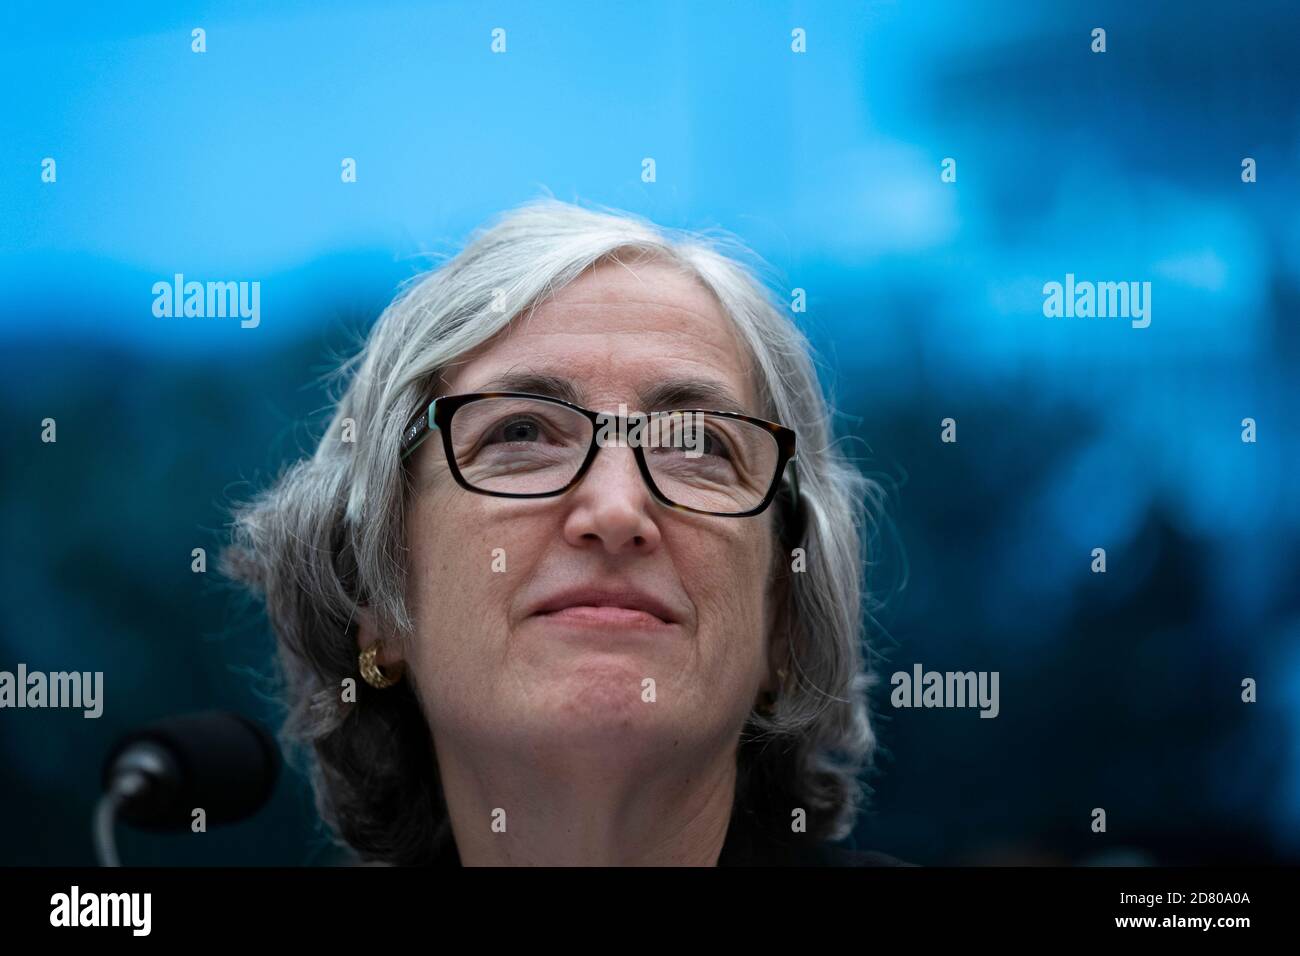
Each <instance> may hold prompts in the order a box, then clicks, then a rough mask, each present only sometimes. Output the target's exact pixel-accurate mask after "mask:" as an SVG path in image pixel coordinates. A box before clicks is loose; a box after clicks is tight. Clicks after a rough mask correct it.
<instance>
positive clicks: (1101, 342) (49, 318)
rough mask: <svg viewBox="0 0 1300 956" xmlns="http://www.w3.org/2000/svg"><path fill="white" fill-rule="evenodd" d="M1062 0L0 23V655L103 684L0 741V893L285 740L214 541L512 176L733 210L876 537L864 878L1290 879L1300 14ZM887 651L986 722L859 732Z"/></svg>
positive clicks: (104, 16)
mask: <svg viewBox="0 0 1300 956" xmlns="http://www.w3.org/2000/svg"><path fill="white" fill-rule="evenodd" d="M1050 6H1051V9H1050V10H1047V9H1035V8H1031V7H1030V6H1029V5H1022V4H1012V3H985V4H970V5H967V4H959V3H955V2H954V3H938V4H927V5H924V9H922V8H921V6H913V5H910V4H894V3H864V4H853V5H850V4H844V5H838V4H835V5H825V6H814V5H804V4H798V3H795V4H781V5H773V6H770V7H763V8H762V9H761V10H758V11H748V10H746V11H742V10H741V9H740V8H739V7H735V6H732V5H720V6H719V7H717V8H711V9H708V10H705V9H703V8H701V7H700V6H697V5H694V4H689V3H678V4H666V5H664V6H663V8H662V9H658V10H656V11H653V12H645V11H639V10H638V11H633V9H632V8H630V7H629V8H626V9H614V10H611V9H607V8H606V7H603V6H599V5H595V4H576V5H574V7H573V10H572V11H571V13H572V15H571V16H570V17H568V18H564V17H561V16H560V15H559V14H557V13H555V12H552V11H548V10H543V9H540V8H534V7H532V6H531V5H526V4H517V5H510V4H507V5H502V6H501V7H500V8H499V9H494V10H492V11H490V12H476V8H475V6H474V5H472V4H460V5H447V6H443V7H439V8H437V9H435V10H429V9H425V8H423V7H417V6H413V5H412V6H404V5H393V6H390V7H385V8H382V9H381V10H377V11H375V12H373V13H370V14H367V15H366V16H365V17H362V16H360V15H359V14H357V13H356V12H355V11H352V10H351V9H350V8H348V7H347V6H345V5H342V4H329V3H327V4H321V5H310V6H309V5H306V4H299V5H294V4H291V5H288V6H286V7H285V8H283V9H282V10H280V11H278V12H276V13H274V14H272V13H265V12H261V11H259V10H257V9H255V8H253V7H242V6H236V7H233V8H230V10H229V11H223V12H222V13H220V14H217V13H216V12H215V11H213V10H210V9H209V8H207V7H206V6H195V7H193V8H192V9H185V8H184V7H182V8H181V9H179V10H169V11H167V12H163V13H157V12H151V13H135V12H130V11H127V12H122V11H119V12H117V13H110V12H107V11H98V12H94V13H87V14H86V16H85V17H84V18H83V19H81V20H79V21H78V25H77V27H76V29H71V30H70V29H65V28H62V27H59V28H58V29H56V24H58V22H59V11H58V10H57V9H54V10H48V9H45V8H38V7H35V6H31V7H27V6H25V5H23V4H19V5H17V6H15V7H13V8H11V9H9V10H7V11H6V13H5V14H4V16H5V17H6V18H8V20H7V22H6V23H5V26H7V27H8V28H9V29H8V30H7V31H6V33H7V36H8V40H7V41H5V47H6V49H5V51H4V52H5V56H4V57H2V58H0V64H2V65H0V80H3V81H4V82H5V83H6V86H7V87H8V88H10V89H14V88H17V87H16V85H15V84H16V83H18V78H19V77H20V76H26V75H29V74H30V75H36V76H45V77H47V82H45V83H44V84H43V85H40V88H39V89H35V90H33V91H32V93H31V96H30V97H25V98H23V99H22V100H21V102H17V103H13V104H10V105H8V106H6V107H5V108H4V109H5V111H6V113H7V116H6V117H5V119H6V120H7V122H6V124H5V125H6V126H7V127H8V128H9V130H10V131H12V132H13V134H14V135H13V136H6V137H5V139H6V140H7V144H6V145H5V146H3V147H0V149H3V152H0V163H2V167H0V169H2V172H3V175H0V200H2V201H3V205H4V208H5V209H6V211H7V213H9V215H6V216H5V220H6V221H5V222H4V224H3V225H2V226H0V344H2V345H3V348H2V349H0V356H3V359H0V361H3V375H0V433H2V434H3V435H4V437H5V449H4V453H3V458H2V460H0V531H2V532H3V542H4V548H3V550H2V551H0V581H3V589H4V591H3V593H4V601H3V602H2V603H0V607H2V608H3V611H0V670H10V671H12V670H14V668H15V667H16V665H17V664H18V663H19V662H23V663H25V664H26V665H27V667H28V668H29V669H32V670H44V671H57V670H78V671H96V670H102V671H103V672H104V675H105V676H104V687H105V690H104V694H105V707H104V714H103V716H102V717H101V718H99V719H95V720H90V719H85V718H83V717H82V714H81V712H80V711H77V710H63V711H56V710H4V711H0V760H2V761H3V763H4V768H5V770H4V773H3V777H2V778H0V779H2V780H3V783H2V784H0V865H46V864H59V865H70V864H90V863H93V862H94V859H93V851H92V846H91V841H90V826H89V822H90V816H91V810H92V808H93V805H94V800H95V797H96V796H97V785H98V775H99V771H100V762H101V761H102V759H103V756H104V754H105V753H106V752H107V750H108V748H109V746H110V745H111V743H112V741H113V739H114V738H115V737H116V736H117V735H118V734H120V733H122V732H124V731H126V730H128V729H130V728H132V727H134V726H136V725H138V724H141V723H146V722H148V721H151V720H153V719H155V718H157V717H160V716H163V715H165V714H169V713H176V712H185V711H194V710H202V709H207V708H225V709H231V710H235V711H238V712H241V713H244V714H247V715H249V716H252V717H255V718H258V719H260V720H262V721H264V722H265V723H267V724H268V725H270V726H273V727H274V726H276V725H277V724H278V719H279V711H278V709H277V705H276V703H275V700H274V696H273V691H274V686H273V682H272V681H271V680H270V677H271V675H272V673H273V668H272V663H271V654H272V650H273V642H272V639H271V636H270V634H269V632H268V628H267V624H266V621H265V618H264V617H263V616H262V614H261V613H260V611H259V609H258V607H257V606H256V605H253V604H250V603H249V602H248V601H247V600H245V599H244V598H243V597H242V596H241V595H240V594H239V593H237V592H236V591H234V590H233V589H232V588H231V587H230V585H229V584H228V583H227V582H224V581H223V580H222V579H221V578H220V576H219V575H218V574H217V572H216V555H217V553H218V551H219V549H220V548H221V546H222V543H223V540H224V534H225V527H224V526H225V522H226V519H227V515H228V511H229V508H230V506H231V505H232V504H234V503H235V502H238V501H240V500H243V499H245V498H247V497H248V496H249V495H251V494H252V493H253V492H254V491H255V490H257V489H259V488H262V487H264V486H265V485H266V484H267V483H268V482H269V481H270V480H271V479H272V478H273V477H274V476H275V475H276V474H278V473H279V471H280V470H281V469H282V468H283V467H285V466H286V465H287V464H288V463H289V462H291V461H293V460H295V459H296V458H297V457H299V456H300V455H303V454H306V453H309V451H310V450H311V449H312V448H313V447H314V441H315V439H316V438H317V436H318V435H319V431H320V428H321V426H322V425H323V423H324V421H325V418H326V416H327V414H328V402H329V396H328V394H327V391H326V388H325V386H324V378H325V376H327V375H328V374H329V373H330V372H332V371H333V369H335V368H336V367H337V365H338V362H339V360H340V358H341V357H342V356H345V355H348V354H350V353H351V352H352V350H354V349H355V347H356V345H357V342H358V340H359V336H362V335H364V333H365V330H366V329H367V328H368V326H369V324H370V323H371V322H373V320H374V319H375V317H377V316H378V314H379V312H380V311H381V310H382V308H383V307H384V305H385V304H386V303H387V302H388V300H389V299H390V298H391V296H392V295H393V293H394V292H395V290H396V287H397V285H398V283H399V282H401V281H402V280H403V279H405V278H407V277H409V276H411V275H412V274H414V273H415V272H416V271H418V270H419V269H420V268H424V267H427V265H429V264H430V263H431V262H433V261H434V260H433V259H431V258H430V254H431V253H452V252H454V251H456V249H457V248H459V246H460V244H461V243H463V241H464V239H465V238H466V236H467V235H468V232H469V230H470V229H471V228H473V227H474V226H476V225H478V224H479V223H480V222H481V221H482V220H483V219H484V218H485V217H486V216H488V215H491V214H492V213H495V212H497V211H500V210H503V209H505V208H508V207H509V206H513V205H515V204H517V203H518V202H520V201H523V200H525V199H527V198H530V197H531V196H534V195H536V194H537V193H538V192H539V191H541V190H543V189H544V188H549V189H550V190H551V191H552V192H553V193H554V194H555V195H556V196H557V197H559V198H562V199H575V198H578V199H581V200H584V201H592V202H600V203H605V204H608V205H611V206H616V207H620V208H625V209H628V210H631V211H634V212H638V213H640V214H643V215H646V216H648V217H649V218H652V219H654V220H655V221H657V222H660V223H662V224H665V225H672V226H682V227H689V228H701V227H705V226H710V225H721V226H723V227H725V228H727V229H730V230H732V231H733V232H735V233H736V234H737V235H738V236H739V237H740V238H741V239H742V240H745V241H747V242H748V243H750V244H751V245H752V246H753V247H754V248H755V249H756V251H757V252H759V253H760V254H761V255H762V256H763V257H764V258H765V259H766V260H767V261H769V262H770V263H772V265H773V267H774V270H775V273H776V276H777V280H778V281H779V282H780V284H781V285H782V286H783V287H784V288H785V289H789V288H794V287H797V288H803V289H805V290H806V292H807V301H808V311H807V313H804V314H799V315H796V319H797V321H799V323H800V324H801V326H802V327H804V328H805V330H806V331H807V332H808V334H809V336H810V338H811V339H812V341H813V343H814V345H815V346H816V348H817V349H818V352H819V354H820V356H821V360H822V362H823V364H824V368H825V372H826V385H827V389H828V392H829V394H830V395H831V396H832V398H833V405H834V408H835V410H836V428H837V430H838V434H839V435H841V436H842V440H843V441H845V442H846V443H847V445H846V447H847V448H848V450H849V452H850V454H852V455H853V456H854V457H855V458H856V459H857V460H858V461H859V464H860V466H861V467H862V468H863V470H864V471H866V472H868V473H869V474H871V475H873V476H874V477H876V478H877V480H878V481H879V482H880V483H881V486H882V487H883V488H884V489H885V490H886V492H887V493H888V494H887V500H888V510H887V513H886V515H885V518H886V524H887V525H888V526H891V527H892V530H891V533H887V534H882V536H881V538H880V539H879V541H878V545H879V548H878V550H876V551H873V558H874V559H875V560H876V561H877V562H878V563H877V564H875V565H874V566H873V568H872V571H871V577H870V579H869V581H868V585H869V587H870V588H871V590H872V592H873V594H874V595H875V596H876V597H877V598H879V599H880V600H882V601H884V603H885V606H884V608H883V609H881V610H880V611H879V612H878V613H875V614H874V615H873V620H872V621H871V624H870V627H869V636H870V640H871V646H872V656H873V666H874V669H875V671H876V672H877V673H878V675H879V682H878V684H877V686H876V688H875V691H874V694H873V702H874V710H875V714H876V732H877V734H878V737H879V741H880V747H881V750H880V754H879V757H878V760H877V767H876V770H875V772H874V773H873V774H872V775H871V777H870V780H869V782H870V784H871V787H872V798H871V804H870V806H869V808H868V809H867V811H866V812H865V813H864V815H863V817H862V821H861V824H860V826H859V827H858V830H857V832H856V833H855V835H854V838H853V839H854V841H855V842H856V843H857V844H858V845H859V846H862V847H870V848H873V849H879V850H883V851H885V852H888V853H891V854H894V855H896V856H899V857H901V858H903V859H906V860H910V861H914V862H918V863H923V864H944V863H957V864H979V863H993V864H1004V863H1006V864H1010V863H1042V864H1097V865H1106V864H1227V863H1291V864H1294V863H1297V862H1300V534H1298V533H1297V532H1298V530H1300V494H1297V487H1298V483H1297V480H1296V477H1295V476H1296V470H1297V465H1298V464H1300V439H1298V438H1297V428H1296V424H1297V421H1300V376H1298V375H1297V369H1298V368H1300V332H1297V328H1300V325H1298V323H1297V320H1298V319H1300V308H1298V306H1300V190H1297V188H1296V185H1295V184H1296V182H1297V181H1300V93H1298V92H1297V91H1300V58H1297V57H1296V56H1295V53H1296V43H1295V37H1296V36H1297V35H1300V10H1297V8H1295V7H1294V5H1292V4H1287V3H1280V2H1278V3H1258V4H1248V5H1245V6H1244V7H1241V8H1234V10H1233V11H1232V12H1230V13H1229V12H1225V10H1224V8H1222V7H1221V6H1220V5H1218V4H1211V3H1186V4H1184V3H1153V4H1144V5H1141V8H1140V9H1135V8H1134V7H1133V6H1132V5H1129V4H1119V3H1113V4H1089V5H1086V6H1085V5H1082V4H1052V5H1050ZM498 21H500V23H499V22H498ZM561 21H563V22H561ZM501 24H504V25H505V27H506V28H507V29H508V30H509V31H510V33H509V36H510V47H509V52H507V53H506V54H504V55H503V56H502V57H500V59H497V60H494V59H492V56H491V54H490V53H489V52H488V44H489V42H490V40H491V37H490V35H489V34H490V30H491V29H492V28H493V27H496V26H499V25H501ZM198 25H203V26H205V27H206V29H207V32H208V36H209V43H210V48H209V52H208V53H206V54H204V55H203V56H198V55H196V54H193V53H192V52H191V50H190V30H191V28H192V27H194V26H198ZM796 26H798V27H803V28H806V30H807V35H808V38H809V39H808V52H807V53H806V54H803V55H800V56H796V55H793V54H792V53H791V51H790V30H791V29H792V28H793V27H796ZM1098 26H1101V27H1105V28H1106V29H1107V40H1108V49H1107V51H1106V52H1105V53H1104V54H1102V53H1093V52H1092V51H1091V50H1090V42H1091V40H1090V31H1091V30H1092V29H1093V28H1094V27H1098ZM419 37H436V38H438V39H437V52H436V56H435V55H434V54H432V53H429V52H427V51H425V50H422V49H421V48H420V42H419V40H418V38H419ZM204 57H206V59H205V58H204ZM435 60H436V62H433V61H435ZM92 75H93V77H94V81H93V82H90V77H91V76H92ZM22 88H24V89H26V88H28V85H27V83H26V82H23V83H22ZM434 91H441V93H440V94H439V95H434ZM447 91H452V92H451V93H450V94H449V93H448V92H447ZM45 156H55V157H57V158H58V163H59V166H58V168H59V179H58V182H57V183H42V182H41V178H40V173H41V158H42V157H45ZM347 156H357V157H358V170H359V174H358V181H357V182H356V183H352V184H342V183H341V182H340V181H339V160H340V157H347ZM644 156H654V157H656V158H657V161H658V170H659V172H658V181H657V182H654V183H649V184H647V183H645V182H643V181H642V180H641V179H640V173H641V168H642V167H641V160H642V158H643V157H644ZM946 157H953V158H955V159H956V162H957V167H956V168H957V180H956V182H953V183H944V182H942V181H941V179H940V168H941V167H940V164H941V161H942V160H943V159H944V158H946ZM1243 157H1252V158H1254V159H1255V160H1256V161H1257V163H1258V169H1259V179H1258V181H1257V182H1255V183H1249V184H1247V183H1243V182H1242V179H1241V162H1242V159H1243ZM178 272H182V273H185V274H186V275H187V276H193V277H194V278H197V279H201V280H207V279H219V280H254V279H255V280H258V281H260V282H261V284H262V289H263V292H262V316H261V322H260V325H259V326H258V327H257V328H249V329H241V328H240V326H239V322H238V320H233V321H232V320H221V319H163V318H158V317H156V316H155V315H154V314H153V313H152V312H151V305H152V302H153V297H152V295H151V294H150V287H151V285H152V284H153V282H155V281H157V280H160V279H162V280H170V278H171V277H172V276H173V275H174V274H175V273H178ZM1067 273H1073V274H1076V275H1078V276H1079V278H1080V279H1092V280H1097V281H1128V280H1145V281H1150V282H1151V283H1152V287H1153V290H1154V291H1153V298H1152V322H1151V325H1150V327H1149V328H1145V329H1137V328H1133V327H1131V326H1130V324H1129V322H1128V321H1126V320H1097V319H1092V320H1090V319H1082V318H1080V319H1049V318H1046V317H1044V314H1043V311H1042V304H1043V295H1042V291H1041V290H1042V287H1043V284H1044V283H1046V282H1050V281H1062V280H1063V279H1064V277H1065V275H1066V274H1067ZM47 417H48V418H54V419H55V420H56V421H57V423H58V441H57V443H54V444H44V443H42V442H41V440H40V435H41V427H42V426H41V422H42V420H43V419H45V418H47ZM949 417H951V418H952V419H954V420H955V421H956V429H957V441H956V442H951V443H946V442H941V441H940V431H941V426H940V423H941V421H942V420H943V419H945V418H949ZM1247 417H1250V418H1253V419H1255V420H1256V421H1257V423H1258V441H1257V442H1255V443H1245V442H1243V441H1242V440H1241V430H1242V425H1241V422H1242V419H1243V418H1247ZM1099 547H1100V548H1105V549H1106V554H1107V571H1106V573H1105V574H1094V573H1091V571H1090V564H1091V562H1092V551H1093V549H1094V548H1099ZM194 548H204V549H206V555H207V561H208V570H207V572H206V573H203V574H196V573H194V572H193V571H192V570H191V562H192V557H191V552H192V550H193V549H194ZM914 663H921V664H922V665H924V667H925V668H926V669H927V670H929V669H934V670H939V671H952V670H960V671H968V670H988V671H998V672H999V673H1000V676H1001V703H1000V713H999V715H998V717H997V718H996V719H992V720H988V719H979V716H978V713H977V712H975V711H973V710H961V709H933V710H931V709H896V708H894V707H892V706H891V705H890V684H889V675H890V674H891V673H892V672H894V671H896V670H905V671H910V670H911V668H912V666H913V664H914ZM1248 677H1249V678H1253V679H1255V680H1256V681H1257V683H1258V702H1257V703H1244V702H1243V701H1242V697H1241V682H1242V680H1243V679H1244V678H1248ZM1097 807H1101V808H1105V810H1106V814H1107V830H1106V832H1105V833H1094V832H1092V830H1091V828H1090V822H1091V816H1090V814H1091V813H1092V810H1093V808H1097ZM119 839H120V853H121V857H122V859H123V861H124V862H125V863H128V864H140V865H151V864H186V865H190V864H193V865H207V864H249V863H251V864H267V865H274V864H280V865H283V864H289V865H297V864H307V865H316V864H328V863H332V862H336V861H338V860H339V859H340V855H339V853H338V851H337V850H336V849H334V848H333V847H332V846H331V845H330V843H329V841H328V840H327V839H326V837H325V835H324V833H323V832H322V830H321V828H320V826H319V824H318V823H317V821H316V817H315V810H314V808H313V805H312V798H311V794H310V792H309V788H308V787H307V785H306V782H305V779H304V778H303V776H302V775H301V774H298V773H293V772H290V773H288V774H286V775H284V777H283V778H282V779H281V780H280V783H279V786H278V788H277V790H276V794H275V796H274V798H273V800H272V802H271V804H270V805H269V806H268V807H267V808H266V809H265V810H263V811H262V812H261V813H260V814H259V815H258V816H257V817H255V818H254V819H253V820H250V821H248V822H246V823H243V824H239V825H236V826H231V827H225V828H219V829H214V830H212V831H211V832H210V833H208V834H205V835H195V834H185V835H182V836H160V835H154V834H142V833H136V832H133V831H131V830H129V829H127V828H122V830H121V833H120V837H119Z"/></svg>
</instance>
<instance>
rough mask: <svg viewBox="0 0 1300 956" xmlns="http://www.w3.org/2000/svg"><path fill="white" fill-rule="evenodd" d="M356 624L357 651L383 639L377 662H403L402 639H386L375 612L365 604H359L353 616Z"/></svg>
mask: <svg viewBox="0 0 1300 956" xmlns="http://www.w3.org/2000/svg"><path fill="white" fill-rule="evenodd" d="M352 620H353V623H354V624H355V625H356V632H357V653H358V654H359V653H361V652H362V651H364V650H365V649H366V648H367V647H369V646H370V645H371V644H373V643H375V641H378V640H383V641H384V644H383V647H381V648H380V650H379V654H378V656H377V657H376V663H378V664H379V666H380V667H383V666H385V665H389V666H392V665H396V664H400V663H402V662H403V660H404V659H405V658H404V655H403V654H402V644H401V642H400V641H395V640H386V639H384V638H383V635H381V634H380V632H379V626H378V624H377V623H376V621H375V614H374V612H373V611H372V610H371V609H370V608H368V607H365V606H358V607H357V609H356V611H355V612H354V613H353V617H352Z"/></svg>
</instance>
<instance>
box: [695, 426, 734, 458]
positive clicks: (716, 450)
mask: <svg viewBox="0 0 1300 956" xmlns="http://www.w3.org/2000/svg"><path fill="white" fill-rule="evenodd" d="M702 444H703V448H702V449H701V450H702V452H703V454H705V455H714V456H716V457H718V458H730V457H731V449H730V448H728V447H727V443H726V442H724V441H722V439H720V438H719V437H718V436H717V435H715V434H714V433H713V432H705V433H704V441H703V443H702Z"/></svg>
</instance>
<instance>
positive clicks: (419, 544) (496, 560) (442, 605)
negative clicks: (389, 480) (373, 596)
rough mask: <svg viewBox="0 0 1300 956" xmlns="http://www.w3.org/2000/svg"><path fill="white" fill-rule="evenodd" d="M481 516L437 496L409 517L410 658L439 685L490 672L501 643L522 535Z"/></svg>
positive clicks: (465, 502) (474, 506) (458, 498)
mask: <svg viewBox="0 0 1300 956" xmlns="http://www.w3.org/2000/svg"><path fill="white" fill-rule="evenodd" d="M483 500H485V501H486V500H489V499H483ZM479 512H480V508H479V505H478V502H477V501H476V500H475V499H474V498H473V497H472V496H467V495H450V494H446V493H441V492H439V493H434V494H431V495H429V496H428V498H427V499H426V500H424V501H421V502H420V503H419V504H418V505H416V506H415V507H413V508H412V509H411V510H410V511H409V512H408V516H407V518H408V523H407V538H408V540H409V541H411V552H410V560H409V576H408V579H407V595H408V602H409V606H410V611H411V616H412V619H413V621H414V624H415V633H416V638H415V640H416V647H415V648H414V649H413V654H412V656H413V657H414V659H415V661H416V663H417V666H418V669H419V672H420V673H421V675H423V676H424V678H425V679H426V680H428V681H432V682H434V683H435V684H439V685H442V684H448V683H454V682H455V681H456V680H458V679H459V680H472V679H473V674H474V671H475V670H482V669H484V668H488V667H491V666H492V664H493V663H494V662H495V661H497V660H499V659H500V656H501V649H502V648H503V646H504V643H505V639H506V633H507V626H508V617H507V608H508V600H509V594H510V587H511V575H510V574H509V571H510V570H513V567H514V565H515V564H517V563H519V562H520V561H522V559H523V555H522V554H521V553H520V552H521V546H520V545H521V542H520V534H519V531H518V530H515V529H507V528H506V527H505V526H504V525H503V523H501V522H499V521H496V522H494V521H492V520H489V519H488V517H487V516H486V515H483V514H480V513H479ZM431 689H435V688H431Z"/></svg>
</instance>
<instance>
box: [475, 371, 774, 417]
mask: <svg viewBox="0 0 1300 956" xmlns="http://www.w3.org/2000/svg"><path fill="white" fill-rule="evenodd" d="M475 391H480V392H530V393H532V394H534V395H545V396H547V397H548V398H558V399H560V400H562V401H566V402H569V403H571V404H573V405H583V404H585V402H584V398H585V396H584V394H583V391H582V389H581V388H579V387H578V386H577V385H575V384H574V383H573V382H572V381H571V380H569V379H567V378H564V377H562V376H559V375H549V374H546V373H543V372H506V373H505V374H503V375H498V376H496V377H495V378H493V379H491V380H489V381H488V382H485V383H484V384H483V385H481V386H480V387H479V388H477V389H475ZM638 398H639V399H640V402H641V406H642V407H641V410H642V411H651V412H654V411H671V410H672V409H675V408H679V409H680V408H702V409H706V410H710V411H719V412H735V413H736V414H738V415H748V414H749V412H748V411H746V409H745V407H744V406H743V405H742V404H741V403H740V401H739V400H738V399H737V398H736V396H735V394H734V393H733V392H732V391H731V389H730V388H729V387H728V386H726V385H724V384H723V383H722V382H714V381H709V380H707V379H691V378H672V379H667V380H665V381H660V382H656V383H655V384H654V385H652V386H650V387H649V388H647V389H646V390H645V391H643V392H640V393H638Z"/></svg>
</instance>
